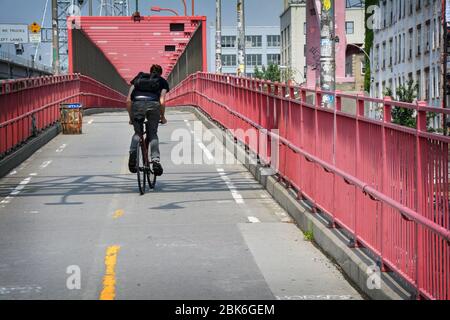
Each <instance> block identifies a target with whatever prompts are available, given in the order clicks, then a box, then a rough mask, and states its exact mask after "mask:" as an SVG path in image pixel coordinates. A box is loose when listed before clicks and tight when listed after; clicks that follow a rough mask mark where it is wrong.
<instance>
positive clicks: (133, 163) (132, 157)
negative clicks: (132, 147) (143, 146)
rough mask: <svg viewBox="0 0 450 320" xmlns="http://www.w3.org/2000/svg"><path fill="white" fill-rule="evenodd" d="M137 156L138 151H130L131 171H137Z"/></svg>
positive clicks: (129, 162) (129, 163) (129, 164)
mask: <svg viewBox="0 0 450 320" xmlns="http://www.w3.org/2000/svg"><path fill="white" fill-rule="evenodd" d="M136 158H137V152H136V151H133V152H130V159H129V160H128V169H129V170H130V172H131V173H136V172H137V168H136Z"/></svg>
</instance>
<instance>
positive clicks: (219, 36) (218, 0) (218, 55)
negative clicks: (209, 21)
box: [216, 0, 222, 73]
mask: <svg viewBox="0 0 450 320" xmlns="http://www.w3.org/2000/svg"><path fill="white" fill-rule="evenodd" d="M216 73H222V0H216Z"/></svg>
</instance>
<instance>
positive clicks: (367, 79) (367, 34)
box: [364, 0, 380, 92]
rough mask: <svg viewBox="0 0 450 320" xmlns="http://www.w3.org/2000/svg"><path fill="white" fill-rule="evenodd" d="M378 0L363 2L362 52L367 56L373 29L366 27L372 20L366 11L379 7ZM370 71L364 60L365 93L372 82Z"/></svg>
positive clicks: (371, 45) (371, 13)
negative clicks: (363, 33)
mask: <svg viewBox="0 0 450 320" xmlns="http://www.w3.org/2000/svg"><path fill="white" fill-rule="evenodd" d="M379 2H380V1H379V0H366V2H365V10H366V11H365V20H364V21H366V25H365V28H366V32H365V40H364V50H365V51H366V52H368V53H369V54H371V50H372V47H373V28H370V27H369V25H368V23H367V22H368V21H370V20H371V19H373V16H372V15H373V12H372V11H370V10H368V9H369V8H370V7H371V6H374V5H375V6H378V5H379ZM372 59H373V57H372ZM371 71H372V70H371V69H370V61H369V60H368V59H366V73H365V75H364V89H365V91H367V92H370V85H371V82H372V79H371V78H372V74H371Z"/></svg>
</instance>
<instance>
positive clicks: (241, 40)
mask: <svg viewBox="0 0 450 320" xmlns="http://www.w3.org/2000/svg"><path fill="white" fill-rule="evenodd" d="M237 31H238V41H237V42H238V43H237V45H238V76H242V75H244V76H245V9H244V0H237Z"/></svg>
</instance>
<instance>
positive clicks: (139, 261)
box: [0, 110, 361, 300]
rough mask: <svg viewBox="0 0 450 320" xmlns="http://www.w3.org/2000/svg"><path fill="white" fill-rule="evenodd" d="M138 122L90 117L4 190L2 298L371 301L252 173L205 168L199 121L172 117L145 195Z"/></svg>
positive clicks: (118, 116)
mask: <svg viewBox="0 0 450 320" xmlns="http://www.w3.org/2000/svg"><path fill="white" fill-rule="evenodd" d="M127 118H128V117H127V115H126V114H125V113H106V114H98V115H94V116H88V117H85V119H84V131H83V134H82V135H72V136H69V135H62V134H61V135H59V136H58V137H56V138H55V139H53V140H52V141H51V142H49V143H48V144H47V145H46V146H44V147H43V148H42V149H40V150H39V151H38V152H37V153H35V154H34V155H33V156H32V157H31V158H29V159H28V160H27V161H26V162H24V163H23V164H22V165H20V166H19V167H18V168H16V169H15V170H13V171H12V172H11V173H10V174H9V175H8V176H6V177H4V178H3V179H0V299H93V300H96V299H106V300H108V299H119V300H120V299H158V300H159V299H175V300H178V299H189V300H192V299H200V300H209V299H224V300H228V299H238V300H241V299H242V300H247V299H258V300H272V299H285V300H299V299H361V296H360V294H359V293H358V292H357V291H356V290H355V289H354V288H353V287H352V286H351V284H349V282H348V281H347V280H346V279H345V278H344V277H343V275H342V273H341V272H340V271H339V270H338V268H337V267H336V266H335V265H334V264H333V263H332V262H330V261H329V259H327V257H326V256H324V255H323V254H322V253H321V251H320V250H319V249H317V248H316V247H315V246H314V245H313V244H312V243H310V242H308V241H307V240H305V238H304V235H303V233H302V232H301V231H300V229H298V227H297V226H296V225H295V224H294V223H293V221H292V220H291V219H290V218H289V217H288V216H287V214H286V212H285V211H284V210H283V209H282V208H281V207H280V206H279V205H278V204H277V203H276V201H274V200H273V199H272V198H271V197H270V195H269V194H268V193H267V192H266V191H265V190H264V189H263V188H262V187H261V186H260V185H259V184H258V183H257V182H256V181H255V180H254V179H253V177H252V176H251V174H250V173H249V172H248V171H247V170H246V169H245V168H244V167H243V166H242V165H241V164H239V163H228V164H221V163H205V162H208V161H197V160H199V157H198V155H199V154H200V160H201V159H203V158H204V159H206V160H211V159H210V158H211V152H210V151H208V148H207V143H206V142H204V141H203V139H202V138H201V136H196V130H197V129H198V128H200V127H201V124H200V123H199V122H196V118H195V116H194V115H193V114H192V113H189V112H182V111H177V110H169V112H168V120H169V122H168V124H167V125H165V126H161V127H160V141H161V144H160V146H161V152H162V164H163V166H164V171H165V173H164V176H162V177H160V178H159V179H158V182H157V187H156V189H155V190H154V191H152V192H149V193H147V194H146V195H144V196H141V195H139V192H138V186H137V181H136V176H135V175H134V174H130V173H129V172H128V168H127V161H128V148H129V144H130V138H131V134H132V128H131V126H129V124H128V121H127ZM203 129H204V128H203ZM182 138H184V140H183V139H182ZM181 147H183V148H181ZM181 149H182V151H181V152H180V150H181ZM180 158H181V159H184V160H185V161H184V163H180ZM189 159H191V160H192V161H190V162H193V163H188V162H189Z"/></svg>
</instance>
